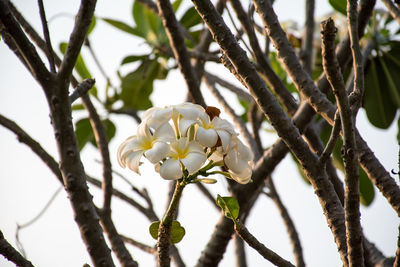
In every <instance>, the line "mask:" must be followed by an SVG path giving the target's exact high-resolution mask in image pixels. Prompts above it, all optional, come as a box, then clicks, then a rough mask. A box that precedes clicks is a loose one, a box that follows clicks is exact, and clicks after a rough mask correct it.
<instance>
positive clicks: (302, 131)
mask: <svg viewBox="0 0 400 267" xmlns="http://www.w3.org/2000/svg"><path fill="white" fill-rule="evenodd" d="M277 2H279V1H277ZM328 2H329V4H330V5H331V7H332V8H333V10H334V12H333V13H332V14H330V15H329V16H326V17H324V18H323V19H319V18H316V16H315V5H316V3H315V1H312V0H306V1H304V4H305V6H306V14H305V18H306V19H305V25H304V27H298V26H297V25H296V24H294V23H290V22H282V21H279V20H278V17H277V15H276V11H275V10H276V9H275V6H274V1H270V0H253V1H249V2H247V1H246V3H244V2H243V1H239V0H229V1H225V0H218V1H209V0H192V2H191V3H188V2H185V1H181V0H175V1H168V0H156V1H152V0H135V1H134V2H133V4H132V12H131V13H132V18H133V21H134V24H132V23H128V22H126V21H124V20H123V19H120V18H118V14H115V16H113V17H102V16H99V15H97V14H96V13H95V8H96V1H95V0H84V1H81V3H80V6H79V10H78V12H77V13H76V14H75V21H74V26H73V29H72V31H71V33H70V36H69V39H68V40H67V42H64V41H62V42H60V43H59V45H58V49H56V48H55V46H54V42H52V41H54V40H53V39H52V36H51V34H50V32H51V31H49V24H48V21H50V20H48V19H47V18H46V12H45V6H44V4H43V1H42V0H39V1H38V8H39V15H40V19H41V25H42V32H43V33H42V34H39V33H38V30H37V29H35V28H34V27H33V26H32V25H31V24H30V22H29V20H30V16H31V15H32V14H30V15H29V17H25V16H24V15H23V14H21V13H20V11H19V10H18V8H16V6H15V5H14V4H13V3H12V2H11V1H9V0H0V33H1V42H2V45H3V44H4V45H6V46H8V48H9V49H10V51H11V52H12V53H14V54H15V56H16V58H17V59H19V60H20V62H21V64H22V65H23V66H24V67H25V68H26V70H27V71H28V72H27V74H24V75H31V76H32V77H33V78H34V79H35V80H36V82H37V83H38V84H39V86H40V87H41V88H42V89H43V92H44V96H45V99H46V101H47V103H48V110H49V113H50V119H51V122H50V123H51V126H52V129H53V134H54V142H55V144H56V147H57V159H58V162H57V161H56V159H55V157H53V156H52V155H51V153H50V152H49V151H48V150H49V149H48V148H47V147H44V146H42V145H41V144H40V143H39V142H38V141H36V140H35V139H34V138H33V137H31V136H30V135H29V134H28V132H27V131H26V129H24V125H21V126H20V125H18V124H17V123H16V122H14V121H12V120H10V119H9V118H7V117H6V116H3V115H1V114H0V124H1V125H2V126H4V127H5V128H7V129H8V130H10V131H11V132H13V133H14V134H15V135H16V136H17V137H18V139H19V141H20V142H22V143H24V144H25V145H27V146H28V147H29V148H30V149H31V150H32V151H33V152H34V153H35V154H36V155H37V156H38V157H39V158H40V159H41V160H42V161H43V162H44V163H45V165H46V166H47V167H48V168H49V169H50V170H51V171H52V173H53V174H54V176H55V177H56V179H58V181H59V183H60V184H61V188H63V189H64V190H65V192H66V194H67V198H66V199H65V201H69V203H70V206H71V207H72V211H73V216H74V217H73V218H71V221H73V220H75V224H76V226H77V229H79V232H80V234H81V238H82V241H83V244H84V246H85V248H86V250H87V253H88V255H89V257H90V259H91V263H92V264H93V266H115V265H116V264H119V265H121V266H138V265H139V264H140V263H141V259H140V257H138V256H137V255H135V253H136V251H135V250H132V249H131V248H130V247H128V245H132V246H133V247H136V248H138V249H140V250H143V251H145V252H147V253H150V254H152V255H154V256H155V262H156V264H157V266H170V264H171V259H172V261H173V264H175V265H176V266H185V262H184V260H183V258H185V257H183V256H182V255H181V250H180V248H179V245H176V244H178V243H179V242H180V241H181V240H183V239H184V238H185V234H186V235H187V233H186V231H187V230H186V228H185V225H183V223H181V219H180V218H185V216H189V215H187V214H185V213H184V212H179V207H180V203H182V201H181V199H182V196H183V191H184V189H185V188H186V187H189V186H190V187H194V188H196V190H197V189H198V190H199V191H200V192H202V193H203V194H204V200H205V201H203V200H200V199H191V200H190V202H191V203H192V202H198V204H199V205H205V203H203V202H207V201H208V200H210V201H209V202H207V204H208V205H209V204H210V203H211V205H212V206H213V207H216V208H218V210H219V213H220V217H219V219H218V218H214V219H215V221H214V222H211V224H215V229H214V231H213V232H207V233H206V232H205V231H203V232H204V233H203V232H202V234H204V235H206V236H209V240H208V242H207V243H206V244H204V247H203V248H202V249H201V250H199V251H198V253H197V254H199V255H200V257H199V258H198V260H197V261H196V262H197V263H196V266H217V265H219V264H220V262H221V260H222V258H223V256H224V254H225V253H226V251H227V246H228V243H229V241H230V240H231V239H233V240H234V246H235V252H234V253H235V256H236V257H235V261H236V265H237V266H240V267H245V266H247V260H248V258H247V259H246V255H248V253H249V247H251V248H253V249H254V250H255V252H256V253H255V254H257V256H258V257H260V258H264V259H265V261H266V262H269V263H272V264H273V265H276V266H294V265H296V266H306V265H307V264H306V263H307V260H306V259H305V257H304V252H303V248H302V238H307V237H302V238H300V237H301V235H299V232H298V230H297V229H296V220H294V219H292V217H291V216H290V214H289V212H288V209H287V208H286V207H285V205H284V204H283V201H282V199H281V194H282V195H285V194H287V192H288V191H283V190H282V192H278V190H277V188H276V186H275V182H274V180H277V179H281V177H278V176H276V177H274V170H275V169H276V168H277V166H278V165H280V164H281V162H282V161H283V159H284V158H285V156H286V155H287V154H290V155H291V157H292V159H293V163H294V164H295V166H297V167H298V172H299V174H300V175H299V177H302V178H303V180H304V181H303V182H302V183H304V184H307V185H309V186H310V187H312V190H313V192H314V194H315V198H314V200H315V201H317V200H318V201H317V202H318V203H319V205H320V209H321V210H322V212H320V216H321V217H324V219H325V223H324V224H325V226H326V228H328V229H329V230H330V233H331V236H332V237H333V238H332V240H333V241H334V243H335V246H336V248H337V253H338V258H340V260H341V264H342V265H343V266H400V236H399V239H398V242H397V244H395V243H394V244H392V245H393V248H395V249H394V250H395V254H394V255H388V257H387V256H385V255H384V254H383V253H382V252H381V251H380V249H379V247H378V246H375V245H374V243H373V242H374V240H370V239H369V238H368V236H369V235H368V233H366V231H365V230H363V225H362V222H361V219H360V218H361V212H360V210H361V209H360V205H363V206H365V207H368V206H370V205H371V203H373V201H374V199H375V194H378V195H379V197H380V198H382V199H384V202H385V204H386V206H388V207H390V209H392V210H393V211H394V213H395V214H396V215H397V216H399V215H400V187H399V184H398V178H397V177H396V176H397V175H398V172H399V170H398V168H396V167H395V166H393V170H392V172H390V170H387V169H385V167H384V166H383V164H382V163H381V162H380V159H378V158H377V157H376V156H375V155H374V152H373V151H372V150H371V148H370V146H369V144H368V143H367V142H366V141H365V140H364V137H363V136H362V135H361V134H360V132H359V130H358V129H357V124H356V118H358V117H357V114H358V112H359V110H360V109H362V110H363V112H364V113H365V114H366V116H367V118H368V121H369V123H370V124H371V125H373V126H374V127H377V128H380V129H388V128H389V127H390V126H391V125H392V124H393V123H394V120H395V119H396V114H397V109H398V108H399V107H400V80H399V75H398V73H400V43H399V41H398V34H399V32H400V31H399V29H400V28H399V23H400V10H399V9H400V6H399V5H400V4H399V3H398V1H394V2H392V1H391V0H383V1H382V3H383V4H384V7H385V8H384V9H383V8H377V7H376V6H375V5H376V1H374V0H360V1H356V0H347V1H346V0H330V1H328ZM116 4H119V3H116ZM52 19H53V18H52ZM99 21H101V22H102V23H103V24H100V25H97V24H98V22H99ZM106 25H107V26H106ZM103 27H112V29H113V31H115V32H118V33H121V34H122V33H124V34H125V36H127V35H126V34H128V36H129V38H132V40H136V41H137V40H140V42H141V43H142V45H144V46H146V47H145V48H144V49H143V51H141V50H140V49H139V50H138V49H137V47H135V48H133V49H132V51H135V53H134V54H129V55H126V56H125V57H124V58H122V59H121V64H120V66H119V68H118V70H117V71H116V75H115V77H116V78H110V77H111V74H110V73H108V72H107V71H105V70H104V68H103V66H102V64H101V63H100V62H101V57H97V55H96V53H95V51H94V49H93V46H92V43H95V41H96V38H94V37H93V34H92V32H93V31H94V29H96V31H100V32H101V31H102V29H103ZM42 36H43V37H42ZM65 38H67V37H65ZM112 49H114V48H110V50H112ZM115 49H116V48H115ZM138 51H141V52H140V53H139V52H138ZM45 61H48V66H46V63H45ZM87 62H93V64H94V65H96V67H97V68H98V69H99V74H98V75H99V77H96V75H92V74H91V72H90V71H89V69H90V66H91V65H90V64H87ZM215 70H218V71H215ZM7 71H9V70H8V69H6V68H5V67H4V70H3V71H2V72H7ZM224 71H225V72H224ZM176 73H179V75H181V76H182V77H183V80H182V86H183V87H184V88H185V92H186V94H185V100H184V101H182V103H175V102H174V101H173V102H174V103H171V104H168V105H163V106H156V105H154V106H153V102H154V101H152V100H154V99H155V98H156V97H157V96H155V95H154V94H155V93H154V94H153V90H154V89H155V88H156V87H157V86H162V84H163V83H162V81H164V80H168V79H169V78H170V77H171V75H176ZM220 73H223V75H220ZM113 75H114V74H113ZM95 78H96V79H97V80H99V79H100V80H104V83H98V84H96V83H95ZM170 85H171V83H170ZM174 86H175V84H173V83H172V85H171V86H169V87H168V88H167V89H166V90H168V93H169V94H170V95H171V96H172V97H171V98H174V97H175V98H177V91H176V88H174ZM206 89H208V90H209V92H210V93H211V95H212V96H209V95H208V93H205V90H206ZM221 91H229V97H225V95H222V94H221ZM211 99H216V101H215V100H211ZM210 102H213V104H210ZM216 102H217V104H214V103H216ZM33 104H34V103H33ZM216 106H218V107H216ZM82 114H84V115H82ZM99 114H100V115H99ZM122 116H124V117H129V118H131V119H133V120H130V121H129V124H130V125H131V126H130V127H129V128H130V129H131V130H130V132H129V133H126V132H124V133H120V132H119V131H120V130H119V129H121V128H122V123H120V121H119V118H120V117H122ZM45 119H46V118H45ZM399 121H400V120H399ZM117 132H118V134H120V135H125V136H124V137H123V138H124V140H125V141H121V142H120V144H118V148H117V149H115V151H114V149H113V147H112V146H111V145H110V141H111V140H112V139H114V140H115V139H116V138H114V137H115V136H116V133H117ZM267 135H269V137H270V136H273V137H274V138H275V141H274V142H273V143H271V144H269V145H267V144H266V139H267ZM269 137H268V138H269ZM90 144H92V145H94V147H96V153H97V154H98V155H99V156H100V158H101V160H100V163H101V168H102V173H101V178H96V177H93V176H92V175H90V174H89V167H88V166H87V164H85V161H84V155H85V154H84V153H85V152H84V151H85V149H86V148H88V147H90ZM396 149H397V148H396ZM7 153H8V152H7ZM113 161H115V162H116V161H118V163H119V165H120V166H116V165H114V166H112V162H113ZM141 165H147V167H149V166H151V165H153V166H152V168H151V176H156V177H157V178H159V179H158V180H157V183H158V184H160V185H161V184H166V183H169V184H170V188H171V190H170V192H169V193H168V194H167V195H168V200H167V203H168V204H167V207H166V209H165V210H164V211H163V212H162V213H160V212H157V210H159V201H158V199H159V198H158V196H154V195H153V197H151V193H149V191H148V190H147V189H146V188H143V189H139V187H138V186H137V185H135V183H136V181H138V180H139V179H143V178H145V177H144V176H148V175H149V174H148V173H149V169H148V168H147V170H146V173H145V174H143V175H142V174H141V172H140V169H142V168H144V166H141ZM121 167H122V168H125V167H127V169H129V170H130V171H127V172H125V174H126V175H121V174H119V171H121V170H122V168H121ZM140 176H142V177H140ZM117 177H118V179H119V178H121V179H122V180H124V181H125V182H126V183H127V184H129V187H130V189H132V190H133V191H134V193H135V195H133V194H132V193H133V192H131V191H129V192H127V191H126V190H125V189H126V188H123V186H120V184H118V185H117V183H116V182H115V181H116V179H117ZM5 179H9V178H8V177H6V178H5ZM146 179H147V177H146ZM215 183H218V184H223V186H224V188H223V189H221V187H219V189H217V190H220V189H221V191H218V192H215V191H213V190H215V189H212V188H213V186H215ZM89 185H90V188H89V187H88V186H89ZM145 187H147V186H145ZM155 187H157V186H155ZM94 188H100V189H101V192H102V194H101V196H100V198H101V201H100V202H98V201H94V200H93V196H92V194H96V193H93V190H94ZM214 188H215V187H214ZM89 189H90V191H89ZM0 190H7V189H5V188H1V189H0ZM188 190H189V189H188ZM0 192H1V191H0ZM15 194H18V192H15ZM221 195H223V196H221ZM262 196H267V197H268V198H270V199H271V200H273V202H274V203H275V204H276V207H277V208H278V210H279V213H280V215H281V217H282V220H283V223H284V225H285V227H286V230H287V233H288V238H289V239H290V243H291V249H292V256H291V257H290V258H286V257H285V256H283V255H282V254H281V253H279V252H277V251H274V250H272V249H271V248H270V247H268V245H267V244H268V242H267V240H265V238H263V237H259V236H257V234H255V233H254V232H253V233H252V229H248V228H247V226H246V223H248V221H249V220H250V219H252V218H253V217H250V212H251V211H252V210H254V209H255V206H256V203H257V204H258V203H260V199H261V197H262ZM137 198H140V200H138V199H137ZM115 201H123V202H126V203H127V204H129V205H130V207H131V208H132V209H134V210H135V212H136V213H137V214H141V215H143V216H144V217H146V218H147V219H148V220H149V223H148V224H147V226H146V227H144V228H143V227H141V226H140V227H139V226H138V225H135V220H134V221H133V222H132V229H138V228H140V231H142V232H146V234H147V235H148V236H151V237H152V238H154V239H155V240H153V244H151V245H146V244H143V243H142V242H139V241H138V240H137V239H136V238H135V236H132V232H130V233H127V235H124V234H125V233H124V234H123V233H122V231H121V229H120V228H119V227H118V223H119V222H120V221H122V220H123V218H118V217H117V216H113V215H114V214H113V211H114V209H113V208H112V207H113V206H112V205H111V204H112V203H115ZM46 206H48V205H46ZM43 213H44V212H41V213H40V215H42V214H43ZM257 215H258V216H260V217H262V214H261V212H257ZM257 215H256V216H257ZM199 217H201V216H200V215H199ZM34 221H36V218H35V219H34V220H32V222H29V223H27V224H25V225H23V226H21V225H20V226H18V229H17V238H16V239H17V242H18V246H17V247H15V246H13V244H11V242H8V241H7V239H6V237H7V234H8V233H6V236H4V235H3V234H2V233H1V232H0V253H1V254H2V255H3V256H4V257H5V258H6V259H8V260H9V261H11V262H13V263H15V264H17V265H18V266H32V265H34V264H35V263H34V262H30V261H29V259H28V257H27V256H26V254H25V252H24V250H23V247H22V244H21V241H20V240H19V238H18V231H19V230H20V229H21V228H23V227H26V226H28V225H31V224H32V223H33V222H34ZM383 221H384V220H383ZM202 223H203V224H205V223H206V222H204V221H203V222H202ZM382 223H384V222H382ZM207 224H210V222H209V221H207ZM382 227H386V226H382ZM396 228H397V226H396ZM300 234H301V233H300ZM38 242H40V240H39V241H38ZM190 242H193V243H196V240H190ZM394 250H393V251H394ZM191 252H192V251H189V252H187V251H185V253H191ZM333 253H336V251H334V252H333ZM315 254H317V253H315ZM251 255H254V254H251ZM114 256H115V257H114ZM45 257H50V256H49V255H48V253H47V254H46V256H45ZM61 265H62V264H61ZM320 265H324V266H327V265H329V263H328V262H321V263H320Z"/></svg>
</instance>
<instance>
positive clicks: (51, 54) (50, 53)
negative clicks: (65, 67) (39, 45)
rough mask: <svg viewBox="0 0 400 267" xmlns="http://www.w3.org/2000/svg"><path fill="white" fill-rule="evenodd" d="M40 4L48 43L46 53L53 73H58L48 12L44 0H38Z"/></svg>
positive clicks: (44, 33) (41, 17)
mask: <svg viewBox="0 0 400 267" xmlns="http://www.w3.org/2000/svg"><path fill="white" fill-rule="evenodd" d="M38 5H39V13H40V19H41V21H42V28H43V35H44V39H45V40H46V45H47V53H46V55H48V56H47V59H48V60H49V64H50V71H51V72H52V73H56V66H55V64H54V51H53V47H52V46H51V39H50V33H49V28H48V25H47V19H46V12H45V11H44V5H43V0H38Z"/></svg>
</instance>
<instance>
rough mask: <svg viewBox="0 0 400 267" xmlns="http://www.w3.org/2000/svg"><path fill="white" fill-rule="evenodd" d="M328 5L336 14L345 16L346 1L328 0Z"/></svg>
mask: <svg viewBox="0 0 400 267" xmlns="http://www.w3.org/2000/svg"><path fill="white" fill-rule="evenodd" d="M329 4H330V5H331V6H332V7H333V9H335V10H336V11H337V12H339V13H341V14H343V15H345V16H346V14H347V12H346V7H347V1H346V0H329Z"/></svg>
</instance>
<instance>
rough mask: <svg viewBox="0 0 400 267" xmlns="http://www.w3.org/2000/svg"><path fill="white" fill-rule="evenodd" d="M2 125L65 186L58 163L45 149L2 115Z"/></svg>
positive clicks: (0, 118) (0, 116) (0, 120)
mask: <svg viewBox="0 0 400 267" xmlns="http://www.w3.org/2000/svg"><path fill="white" fill-rule="evenodd" d="M0 125H3V126H4V127H6V128H7V129H9V130H10V131H12V132H13V133H14V134H15V135H16V136H17V137H18V141H20V142H22V143H24V144H26V145H27V146H28V147H29V148H30V149H32V151H33V152H34V153H35V154H36V155H37V156H38V157H39V158H40V159H41V160H42V161H43V162H44V163H45V164H46V165H47V167H49V169H50V170H51V171H52V172H53V173H54V174H55V175H56V177H57V179H58V181H59V182H60V183H61V184H63V179H62V175H61V172H60V169H59V168H58V164H57V162H56V161H55V160H54V159H53V157H52V156H51V155H49V154H48V153H47V152H46V151H45V150H44V149H43V147H42V146H41V145H40V144H39V143H38V142H37V141H36V140H34V139H33V138H32V137H31V136H29V135H28V134H27V133H26V132H25V131H24V130H23V129H22V128H21V127H19V126H18V125H17V124H16V123H15V122H13V121H12V120H10V119H7V118H6V117H4V116H3V115H1V114H0Z"/></svg>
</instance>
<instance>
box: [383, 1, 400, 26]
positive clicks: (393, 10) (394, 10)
mask: <svg viewBox="0 0 400 267" xmlns="http://www.w3.org/2000/svg"><path fill="white" fill-rule="evenodd" d="M382 2H383V3H384V4H385V6H386V8H387V9H388V11H389V13H390V15H391V16H392V17H393V18H394V19H395V20H396V21H397V23H399V24H400V10H399V8H398V7H396V6H395V5H394V4H393V2H392V1H391V0H382Z"/></svg>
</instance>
